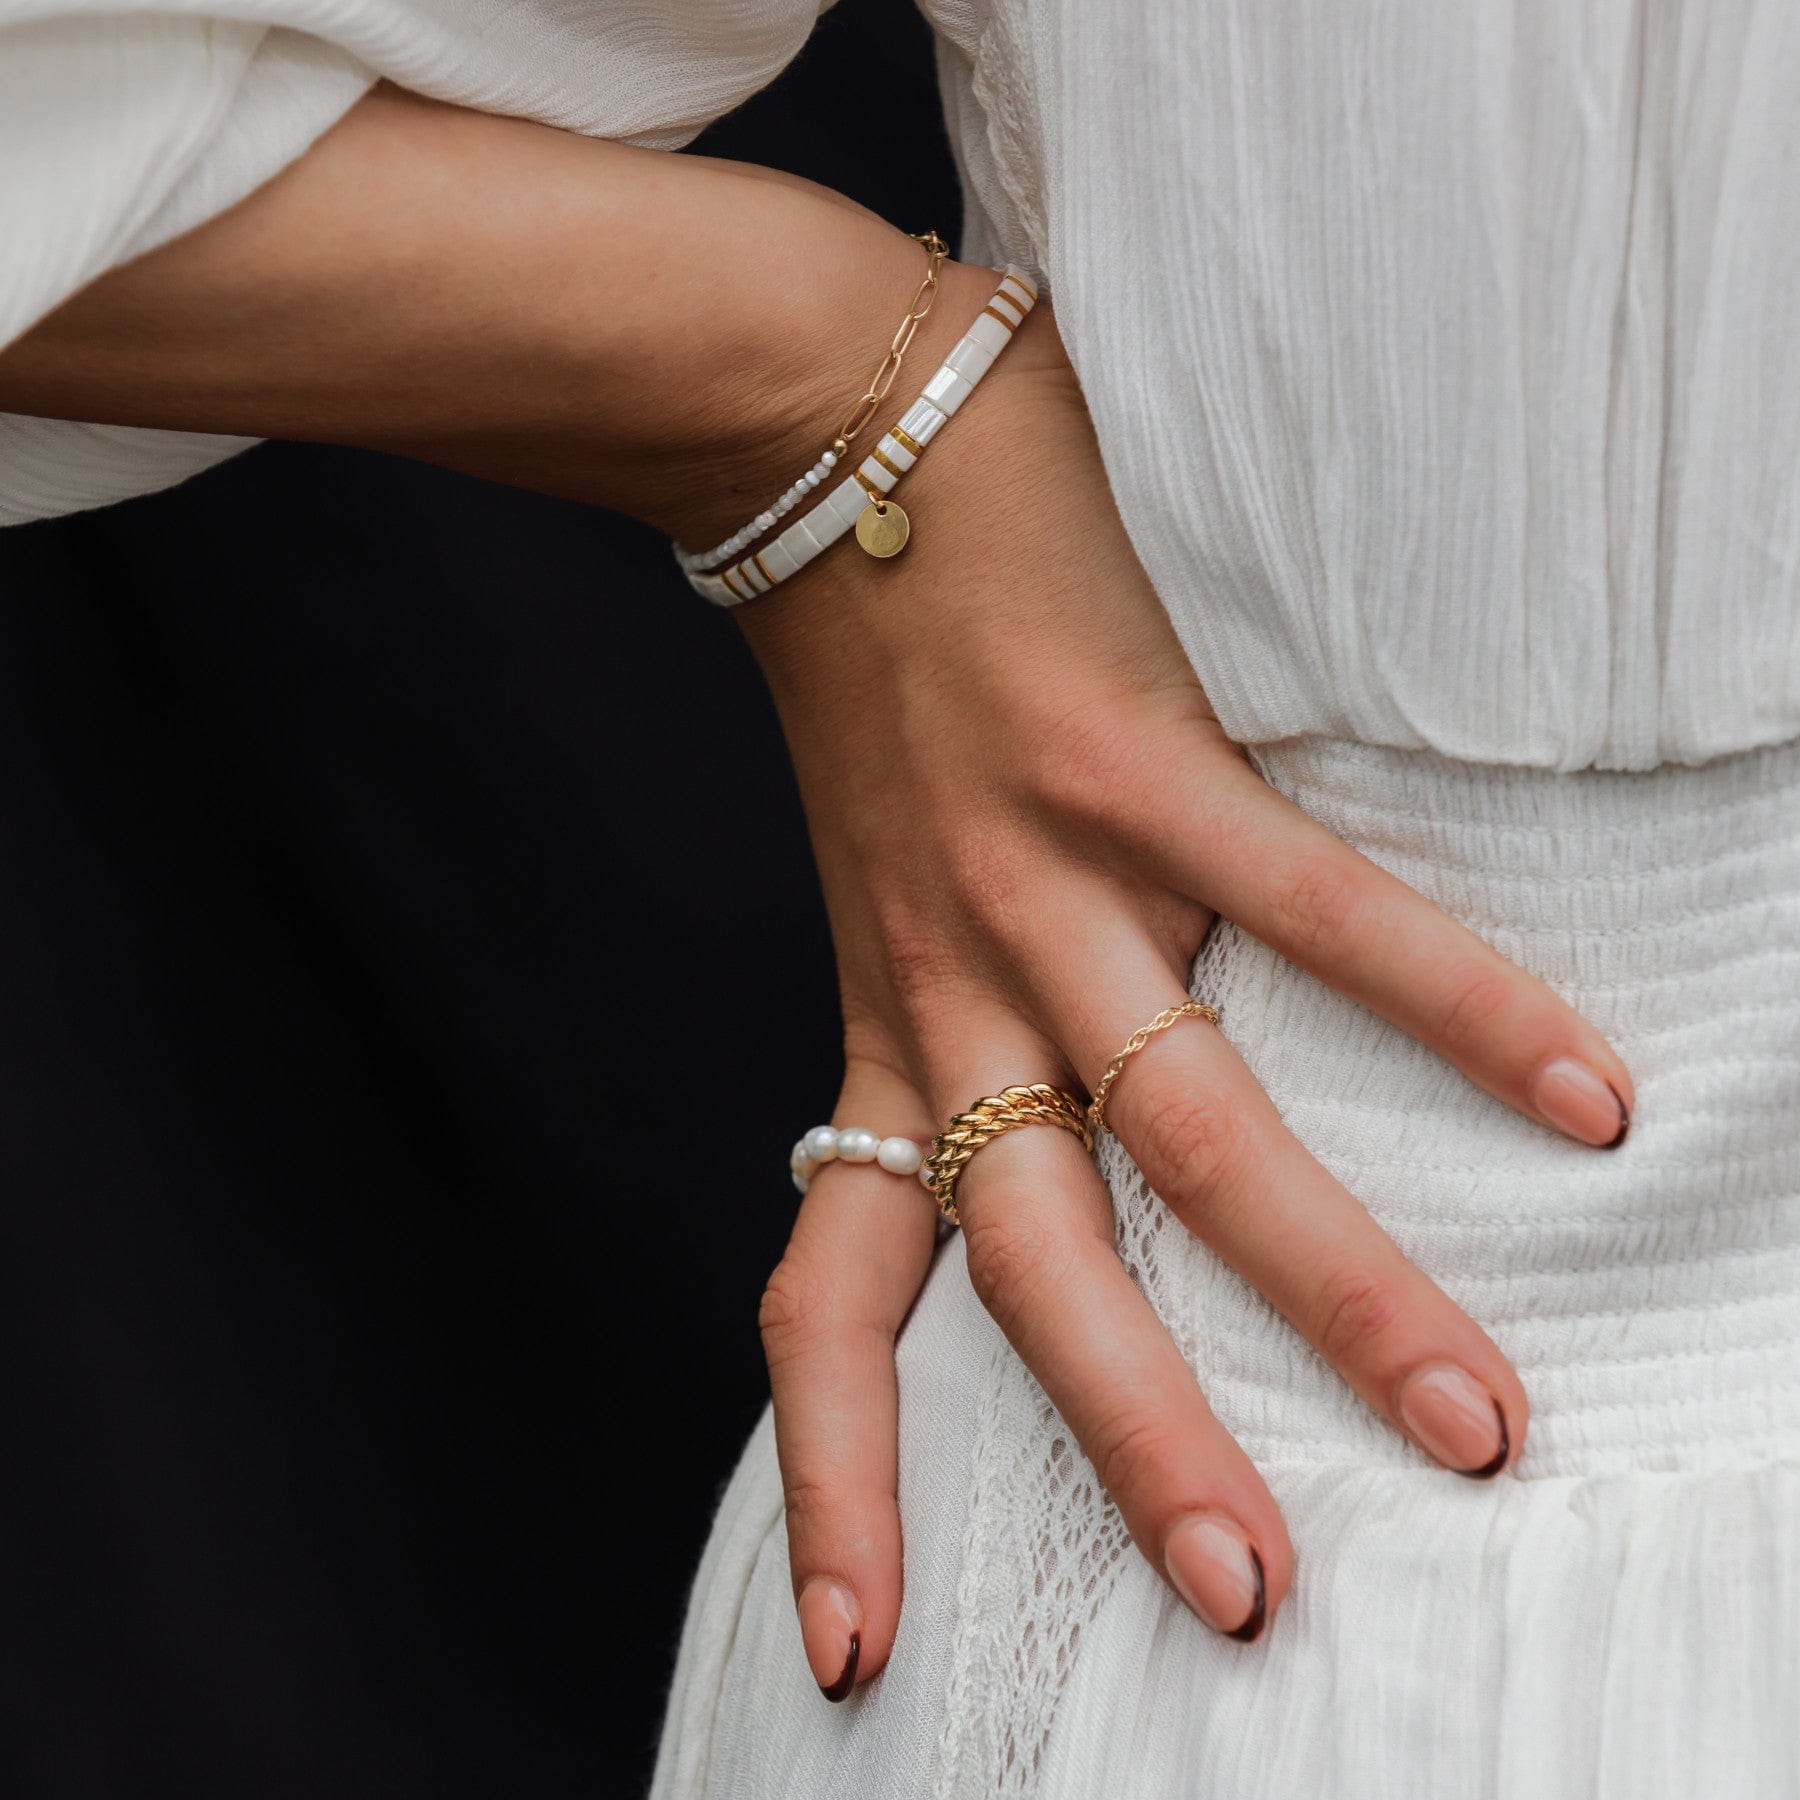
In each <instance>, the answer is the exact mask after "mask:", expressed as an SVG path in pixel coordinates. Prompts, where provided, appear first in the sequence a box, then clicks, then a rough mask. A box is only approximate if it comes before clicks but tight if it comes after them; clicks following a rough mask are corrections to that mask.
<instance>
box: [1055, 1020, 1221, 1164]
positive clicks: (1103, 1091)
mask: <svg viewBox="0 0 1800 1800" xmlns="http://www.w3.org/2000/svg"><path fill="white" fill-rule="evenodd" d="M1177 1019H1204V1020H1205V1021H1206V1022H1207V1024H1209V1025H1217V1024H1218V1022H1219V1014H1218V1009H1217V1008H1216V1007H1211V1006H1208V1005H1207V1004H1206V1002H1205V1001H1204V1000H1184V1001H1183V1002H1182V1003H1181V1005H1179V1006H1165V1007H1164V1008H1163V1010H1162V1011H1161V1012H1159V1013H1158V1014H1157V1015H1156V1017H1155V1018H1154V1019H1152V1020H1151V1021H1150V1023H1149V1024H1148V1025H1144V1026H1141V1027H1140V1028H1139V1029H1138V1030H1136V1031H1134V1032H1133V1033H1132V1034H1131V1038H1130V1041H1129V1042H1128V1043H1127V1044H1126V1046H1125V1048H1124V1049H1123V1050H1121V1051H1120V1052H1119V1054H1118V1055H1117V1056H1115V1057H1114V1058H1113V1059H1112V1061H1111V1062H1109V1063H1108V1064H1107V1065H1106V1073H1105V1074H1104V1075H1102V1076H1101V1077H1100V1079H1099V1081H1098V1082H1097V1083H1096V1084H1095V1087H1094V1097H1093V1099H1092V1100H1090V1101H1089V1102H1088V1109H1087V1122H1088V1129H1089V1130H1090V1131H1092V1132H1093V1133H1094V1134H1095V1135H1096V1136H1098V1135H1099V1134H1100V1133H1101V1132H1102V1131H1104V1130H1106V1128H1107V1126H1106V1096H1107V1095H1108V1094H1109V1093H1111V1092H1112V1084H1113V1083H1114V1082H1115V1081H1117V1080H1118V1079H1119V1071H1120V1070H1121V1069H1122V1068H1124V1066H1125V1065H1126V1064H1127V1063H1128V1062H1130V1060H1131V1059H1132V1058H1133V1057H1134V1056H1136V1055H1137V1053H1138V1052H1139V1051H1140V1050H1141V1049H1143V1047H1144V1046H1145V1045H1146V1044H1147V1043H1149V1041H1150V1040H1151V1039H1152V1038H1153V1037H1155V1036H1156V1034H1157V1033H1158V1032H1159V1031H1167V1030H1168V1029H1169V1027H1170V1026H1171V1025H1173V1024H1174V1023H1175V1022H1176V1020H1177Z"/></svg>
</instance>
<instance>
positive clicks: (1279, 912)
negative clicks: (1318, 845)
mask: <svg viewBox="0 0 1800 1800" xmlns="http://www.w3.org/2000/svg"><path fill="white" fill-rule="evenodd" d="M1361 888H1362V884H1361V883H1360V882H1359V881H1358V880H1357V879H1356V876H1355V873H1354V872H1353V871H1352V870H1351V869H1349V868H1347V867H1346V866H1345V864H1344V862H1343V860H1342V859H1341V858H1339V857H1337V856H1332V855H1317V854H1314V855H1309V856H1302V857H1299V858H1297V859H1296V860H1295V861H1294V862H1293V863H1292V864H1291V865H1290V866H1289V867H1288V868H1287V869H1286V870H1285V871H1284V872H1283V875H1282V877H1281V879H1280V881H1279V882H1278V884H1277V886H1276V890H1275V896H1274V913H1275V920H1276V925H1277V929H1278V931H1279V933H1280V936H1281V947H1282V948H1283V949H1285V950H1287V951H1288V952H1289V953H1290V954H1292V955H1293V956H1294V957H1295V958H1296V959H1298V960H1305V959H1306V958H1309V957H1313V956H1318V955H1321V954H1323V953H1325V952H1327V951H1329V950H1330V949H1331V948H1332V947H1333V946H1334V945H1336V944H1338V943H1340V942H1341V941H1342V940H1343V937H1344V934H1345V932H1347V931H1348V930H1349V928H1350V925H1351V923H1352V921H1353V920H1354V919H1355V917H1356V910H1357V907H1358V905H1359V904H1360V901H1361Z"/></svg>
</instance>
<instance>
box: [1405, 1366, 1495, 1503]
mask: <svg viewBox="0 0 1800 1800" xmlns="http://www.w3.org/2000/svg"><path fill="white" fill-rule="evenodd" d="M1395 1407H1396V1410H1397V1411H1398V1412H1399V1414H1400V1422H1401V1423H1402V1424H1403V1425H1404V1426H1405V1427H1406V1429H1407V1430H1408V1431H1410V1432H1411V1433H1412V1434H1413V1436H1414V1437H1415V1438H1417V1439H1418V1440H1419V1442H1420V1444H1422V1445H1423V1446H1424V1448H1425V1449H1426V1450H1427V1451H1428V1452H1429V1453H1430V1454H1431V1455H1432V1456H1435V1457H1436V1458H1437V1459H1438V1461H1439V1462H1441V1463H1442V1464H1443V1465H1444V1467H1445V1468H1447V1469H1454V1470H1455V1471H1456V1473H1457V1474H1458V1475H1467V1476H1468V1477H1469V1478H1470V1479H1471V1480H1474V1481H1485V1480H1486V1479H1487V1478H1488V1476H1490V1475H1498V1474H1499V1473H1500V1471H1501V1470H1502V1469H1503V1468H1505V1467H1506V1459H1507V1456H1508V1455H1509V1454H1510V1452H1511V1448H1512V1445H1511V1441H1510V1439H1509V1436H1508V1434H1507V1429H1506V1414H1505V1413H1504V1412H1502V1411H1501V1410H1500V1402H1499V1401H1498V1400H1496V1399H1495V1398H1494V1396H1493V1395H1492V1394H1490V1393H1489V1392H1488V1391H1487V1389H1486V1388H1484V1387H1483V1386H1482V1385H1481V1383H1480V1382H1479V1381H1477V1380H1476V1379H1475V1378H1474V1376H1472V1375H1469V1374H1465V1373H1464V1371H1463V1370H1461V1369H1459V1368H1456V1367H1455V1366H1453V1365H1452V1364H1450V1363H1439V1364H1436V1365H1434V1366H1433V1367H1431V1368H1426V1369H1420V1370H1418V1371H1417V1372H1416V1373H1415V1374H1413V1375H1410V1376H1409V1377H1408V1378H1407V1380H1406V1383H1405V1385H1404V1386H1403V1387H1402V1388H1401V1389H1400V1392H1399V1394H1398V1396H1397V1397H1396V1400H1395Z"/></svg>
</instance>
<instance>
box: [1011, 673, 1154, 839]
mask: <svg viewBox="0 0 1800 1800" xmlns="http://www.w3.org/2000/svg"><path fill="white" fill-rule="evenodd" d="M1043 725H1044V739H1043V741H1045V742H1047V743H1049V744H1050V745H1052V746H1053V747H1054V748H1053V753H1052V754H1050V755H1047V756H1045V757H1043V758H1041V759H1040V760H1039V762H1038V763H1037V764H1036V766H1035V767H1036V785H1037V788H1038V792H1039V794H1040V795H1041V797H1042V798H1043V799H1045V800H1047V801H1048V802H1049V803H1050V804H1051V805H1052V806H1054V807H1055V808H1057V809H1058V810H1059V811H1063V812H1066V813H1068V814H1070V815H1071V816H1073V817H1075V818H1080V819H1100V820H1105V821H1107V822H1108V823H1111V824H1115V825H1116V823H1117V822H1118V820H1119V818H1120V816H1121V813H1122V812H1127V811H1130V810H1132V809H1134V808H1136V807H1139V806H1141V805H1142V803H1143V799H1144V796H1145V793H1146V791H1147V790H1148V791H1151V792H1154V791H1156V789H1157V786H1158V783H1156V782H1154V781H1151V782H1146V779H1145V753H1146V742H1145V740H1146V733H1145V732H1144V731H1143V730H1142V729H1141V728H1140V727H1139V726H1138V725H1137V724H1136V723H1135V721H1133V720H1132V719H1130V718H1129V717H1128V716H1125V715H1122V714H1121V713H1120V710H1119V708H1118V706H1117V704H1116V702H1115V701H1114V700H1113V699H1112V697H1111V696H1110V695H1109V696H1108V697H1107V699H1106V700H1105V701H1104V702H1102V703H1100V704H1083V703H1081V702H1073V703H1070V704H1067V705H1064V706H1062V707H1059V708H1058V709H1057V710H1056V712H1055V714H1054V716H1053V717H1050V718H1047V719H1046V720H1044V722H1043Z"/></svg>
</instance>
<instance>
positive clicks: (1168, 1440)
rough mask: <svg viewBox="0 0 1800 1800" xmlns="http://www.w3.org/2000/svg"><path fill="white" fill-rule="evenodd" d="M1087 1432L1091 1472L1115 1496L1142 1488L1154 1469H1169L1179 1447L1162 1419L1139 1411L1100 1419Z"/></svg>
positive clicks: (1151, 1477)
mask: <svg viewBox="0 0 1800 1800" xmlns="http://www.w3.org/2000/svg"><path fill="white" fill-rule="evenodd" d="M1091 1435H1092V1445H1091V1448H1090V1449H1089V1452H1088V1454H1089V1457H1090V1458H1091V1460H1092V1462H1093V1465H1094V1473H1095V1474H1096V1475H1098V1476H1099V1478H1100V1485H1101V1486H1102V1487H1103V1488H1105V1489H1106V1491H1107V1492H1108V1493H1109V1494H1111V1495H1112V1496H1113V1497H1114V1498H1115V1499H1116V1498H1118V1497H1119V1496H1121V1495H1129V1494H1131V1493H1132V1492H1133V1491H1138V1490H1142V1489H1143V1488H1144V1487H1145V1486H1146V1485H1147V1484H1148V1483H1150V1482H1152V1481H1153V1480H1154V1479H1155V1475H1156V1471H1157V1470H1159V1469H1168V1468H1173V1467H1174V1464H1175V1459H1176V1457H1177V1455H1178V1453H1179V1448H1180V1447H1179V1445H1178V1444H1177V1442H1176V1438H1175V1433H1174V1432H1173V1431H1171V1430H1170V1428H1169V1426H1168V1425H1167V1424H1166V1423H1165V1422H1164V1421H1163V1420H1161V1419H1158V1418H1157V1417H1156V1416H1155V1414H1154V1413H1148V1412H1144V1411H1141V1410H1134V1411H1132V1412H1129V1413H1125V1414H1122V1415H1120V1416H1118V1417H1117V1418H1112V1419H1105V1420H1102V1421H1101V1422H1100V1423H1099V1424H1097V1425H1096V1426H1095V1428H1094V1430H1093V1432H1092V1434H1091Z"/></svg>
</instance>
